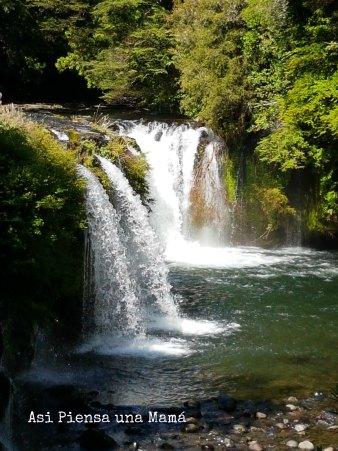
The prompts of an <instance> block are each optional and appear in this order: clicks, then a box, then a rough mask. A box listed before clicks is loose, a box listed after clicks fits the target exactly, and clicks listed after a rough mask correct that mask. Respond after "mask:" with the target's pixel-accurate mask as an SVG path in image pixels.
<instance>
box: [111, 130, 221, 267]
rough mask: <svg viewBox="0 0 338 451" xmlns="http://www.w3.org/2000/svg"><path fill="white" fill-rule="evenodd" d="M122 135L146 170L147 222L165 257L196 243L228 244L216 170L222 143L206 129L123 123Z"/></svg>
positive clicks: (218, 169) (218, 176) (219, 182)
mask: <svg viewBox="0 0 338 451" xmlns="http://www.w3.org/2000/svg"><path fill="white" fill-rule="evenodd" d="M119 126H120V133H121V134H123V135H127V136H129V137H131V138H134V139H135V140H136V142H137V144H138V145H139V147H140V149H141V151H142V152H143V153H144V154H145V156H146V158H147V161H148V163H149V167H150V174H149V185H150V193H151V197H152V198H153V199H154V204H153V205H152V216H151V221H152V224H153V225H154V227H155V229H156V230H157V231H158V233H159V236H160V237H161V238H162V240H163V241H164V242H165V244H166V256H167V258H169V259H171V257H170V256H171V255H172V254H173V252H174V253H175V252H176V251H177V250H178V249H180V248H182V246H183V247H185V246H186V244H187V243H191V242H192V241H195V242H196V243H198V244H200V245H207V246H220V245H223V244H224V243H225V242H226V235H227V223H228V220H227V216H228V209H227V207H226V202H225V200H226V197H225V192H224V188H223V183H222V181H221V175H220V168H219V153H220V152H219V151H220V149H221V143H220V141H219V140H218V139H217V138H215V137H214V136H213V134H212V132H210V131H209V130H208V129H206V128H205V127H197V128H193V127H192V126H190V125H188V124H183V125H177V124H167V123H159V122H151V123H144V122H142V121H141V122H140V121H124V122H121V123H120V124H119Z"/></svg>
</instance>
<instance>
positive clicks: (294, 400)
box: [288, 396, 298, 404]
mask: <svg viewBox="0 0 338 451" xmlns="http://www.w3.org/2000/svg"><path fill="white" fill-rule="evenodd" d="M288 402H289V403H291V404H295V403H296V402H298V399H297V398H295V397H294V396H290V397H289V398H288Z"/></svg>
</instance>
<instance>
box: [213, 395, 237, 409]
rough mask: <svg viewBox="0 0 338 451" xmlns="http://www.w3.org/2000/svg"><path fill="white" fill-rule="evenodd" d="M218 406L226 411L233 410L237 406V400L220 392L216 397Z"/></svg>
mask: <svg viewBox="0 0 338 451" xmlns="http://www.w3.org/2000/svg"><path fill="white" fill-rule="evenodd" d="M217 404H218V407H219V408H220V409H221V410H225V411H226V412H233V411H234V410H235V409H236V407H237V401H236V399H235V398H233V397H231V396H229V395H225V394H224V393H220V394H219V396H218V399H217Z"/></svg>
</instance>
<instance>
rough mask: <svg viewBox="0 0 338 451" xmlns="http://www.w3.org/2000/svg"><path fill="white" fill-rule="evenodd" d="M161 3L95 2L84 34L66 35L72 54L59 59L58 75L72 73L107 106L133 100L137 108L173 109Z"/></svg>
mask: <svg viewBox="0 0 338 451" xmlns="http://www.w3.org/2000/svg"><path fill="white" fill-rule="evenodd" d="M162 3H163V2H154V1H150V0H115V1H110V0H105V1H101V2H98V3H97V4H96V5H95V7H93V8H92V9H91V10H90V13H91V23H90V24H88V26H87V27H86V28H81V29H80V30H79V29H78V28H77V27H71V28H70V30H69V31H68V37H69V43H70V47H71V52H70V53H69V54H68V55H67V56H66V57H62V58H60V59H59V62H58V67H59V69H61V70H62V69H66V68H72V69H76V70H77V71H78V72H79V73H80V74H81V75H83V76H84V77H85V78H86V80H87V82H88V84H89V86H96V87H99V88H100V89H101V90H102V91H103V92H104V98H105V99H106V100H107V101H109V102H112V101H121V100H124V101H125V102H126V101H134V100H136V101H137V103H138V104H139V105H141V106H142V107H148V108H155V109H161V108H162V109H172V108H173V107H174V105H175V102H176V97H175V77H176V72H175V69H174V66H173V63H172V59H171V47H172V35H171V31H170V28H169V25H168V20H167V18H168V13H167V11H166V9H165V8H164V7H162V6H161V4H162ZM165 6H167V7H168V6H169V5H168V4H167V5H165Z"/></svg>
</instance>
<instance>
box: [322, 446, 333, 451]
mask: <svg viewBox="0 0 338 451" xmlns="http://www.w3.org/2000/svg"><path fill="white" fill-rule="evenodd" d="M323 451H334V448H333V446H329V447H328V448H324V450H323Z"/></svg>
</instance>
